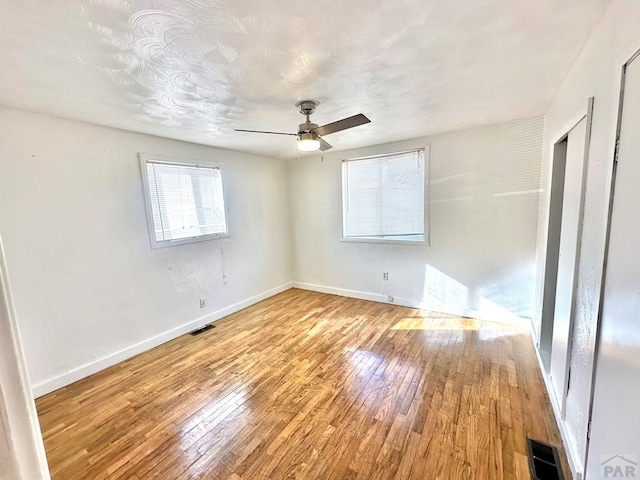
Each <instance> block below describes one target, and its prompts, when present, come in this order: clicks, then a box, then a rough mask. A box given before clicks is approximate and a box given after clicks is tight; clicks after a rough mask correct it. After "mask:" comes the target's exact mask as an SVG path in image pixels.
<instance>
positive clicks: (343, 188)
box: [340, 144, 431, 246]
mask: <svg viewBox="0 0 640 480" xmlns="http://www.w3.org/2000/svg"><path fill="white" fill-rule="evenodd" d="M430 147H431V145H430V144H426V145H424V146H420V147H415V148H408V149H406V150H398V151H391V152H381V153H374V154H372V155H366V156H361V157H353V158H342V159H341V161H340V215H341V219H340V228H341V238H340V241H341V242H345V243H377V244H384V245H413V246H429V245H430V244H431V239H430V228H429V219H430V218H431V213H430V211H429V205H430V202H429V192H430V189H429V167H430V163H431V162H430V161H429V160H430V153H431V152H430ZM412 152H423V156H424V234H423V237H424V238H423V239H422V240H398V239H385V238H376V237H349V236H346V235H345V231H346V215H345V213H346V212H345V201H344V199H345V192H346V185H345V171H344V164H345V163H347V162H353V161H359V160H371V159H374V158H380V157H389V156H392V155H399V154H403V153H412Z"/></svg>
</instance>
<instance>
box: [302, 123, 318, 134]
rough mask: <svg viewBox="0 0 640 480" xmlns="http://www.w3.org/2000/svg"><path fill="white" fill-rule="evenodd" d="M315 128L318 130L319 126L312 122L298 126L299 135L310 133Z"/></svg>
mask: <svg viewBox="0 0 640 480" xmlns="http://www.w3.org/2000/svg"><path fill="white" fill-rule="evenodd" d="M314 128H318V125H317V124H315V123H311V122H304V123H301V124H300V125H298V133H305V132H307V133H308V132H310V131H311V130H313V129H314Z"/></svg>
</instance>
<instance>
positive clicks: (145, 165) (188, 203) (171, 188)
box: [140, 154, 227, 248]
mask: <svg viewBox="0 0 640 480" xmlns="http://www.w3.org/2000/svg"><path fill="white" fill-rule="evenodd" d="M140 165H141V167H142V176H143V180H144V190H145V198H146V205H147V218H148V221H149V236H150V238H151V246H152V247H153V248H158V247H165V246H171V245H179V244H183V243H189V242H197V241H202V240H208V239H211V238H216V237H221V236H226V235H227V219H226V214H225V209H224V194H223V189H222V170H221V166H220V165H198V164H193V163H191V164H189V163H178V162H173V161H167V160H165V159H161V158H160V157H155V156H149V155H143V154H141V155H140Z"/></svg>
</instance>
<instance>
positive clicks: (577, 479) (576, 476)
mask: <svg viewBox="0 0 640 480" xmlns="http://www.w3.org/2000/svg"><path fill="white" fill-rule="evenodd" d="M531 341H532V343H533V349H534V350H535V352H536V357H538V366H539V367H540V373H541V374H542V379H543V380H544V385H545V387H546V389H547V396H548V397H549V402H550V403H551V408H553V415H554V417H555V420H556V425H557V426H558V430H559V431H560V437H561V438H562V443H563V445H564V451H565V453H566V454H567V462H568V463H569V468H570V469H571V476H572V478H573V480H582V478H583V477H582V474H583V472H580V471H578V469H577V467H576V462H575V459H574V458H573V452H572V451H571V448H570V446H569V445H570V444H569V441H568V438H569V437H568V435H567V431H566V428H565V425H564V422H563V421H562V411H561V410H560V405H558V400H557V399H556V394H555V390H554V389H553V384H552V383H551V378H550V377H549V375H547V371H546V370H545V368H544V362H543V361H542V357H541V356H540V351H539V350H538V348H537V346H536V339H535V332H534V330H533V325H532V326H531Z"/></svg>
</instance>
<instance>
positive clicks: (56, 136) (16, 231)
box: [0, 108, 291, 394]
mask: <svg viewBox="0 0 640 480" xmlns="http://www.w3.org/2000/svg"><path fill="white" fill-rule="evenodd" d="M0 145H2V149H1V150H0V233H1V234H2V236H3V238H4V241H5V250H6V255H7V263H8V266H9V269H10V270H11V272H12V282H13V294H14V301H15V308H16V314H17V318H18V324H19V326H20V331H21V334H22V338H23V342H24V350H25V354H26V359H27V364H28V368H29V374H30V377H31V383H32V385H34V386H35V392H36V394H42V393H45V392H47V391H50V390H52V389H55V388H57V387H60V386H62V385H64V384H66V383H69V382H71V381H74V380H76V379H78V378H81V377H83V376H86V375H87V374H90V373H93V372H94V371H97V370H99V369H101V368H104V367H105V366H108V365H110V364H112V363H115V362H118V361H120V360H122V359H123V358H126V357H128V356H130V355H132V354H135V353H138V352H139V351H143V350H146V349H147V348H150V347H152V346H154V345H156V344H158V343H161V342H163V341H167V340H169V339H171V338H173V337H175V336H177V335H178V334H180V333H182V332H184V331H188V330H189V329H191V328H193V327H195V326H200V325H201V324H204V323H205V322H207V321H209V320H211V319H215V318H218V317H220V316H222V315H224V314H227V313H229V312H230V311H233V310H234V309H237V308H239V307H241V306H243V305H246V304H247V303H251V302H255V301H257V300H259V299H261V298H264V297H265V296H269V295H272V294H274V293H276V292H277V291H280V290H282V289H284V288H288V287H289V286H290V280H291V266H290V248H289V233H288V230H289V227H288V216H287V215H288V212H287V195H286V180H285V179H286V174H285V165H284V162H283V161H280V160H273V159H268V158H263V157H257V156H253V155H249V154H243V153H237V152H231V151H227V150H221V149H215V148H211V147H205V146H199V145H195V144H189V143H184V142H179V141H174V140H167V139H162V138H157V137H152V136H147V135H141V134H135V133H129V132H125V131H121V130H115V129H109V128H104V127H97V126H93V125H89V124H84V123H80V122H75V121H68V120H62V119H58V118H54V117H49V116H43V115H39V114H33V113H27V112H23V111H19V110H13V109H8V108H0ZM138 152H147V153H157V154H163V155H171V156H176V157H180V158H193V159H198V160H199V161H203V162H206V161H211V162H219V163H222V164H223V175H224V184H225V189H226V191H225V194H226V198H227V208H228V222H229V228H230V233H231V237H230V238H225V239H217V240H211V241H206V242H200V243H193V244H188V245H182V246H175V247H170V248H162V249H158V250H152V249H151V248H150V246H149V237H148V234H147V223H146V217H145V209H144V198H143V191H142V183H141V182H142V180H141V175H140V166H139V162H138ZM223 270H224V271H225V272H226V279H227V282H226V284H224V282H223V276H222V274H223ZM201 297H205V298H206V300H207V307H206V308H205V309H200V307H199V298H201Z"/></svg>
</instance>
